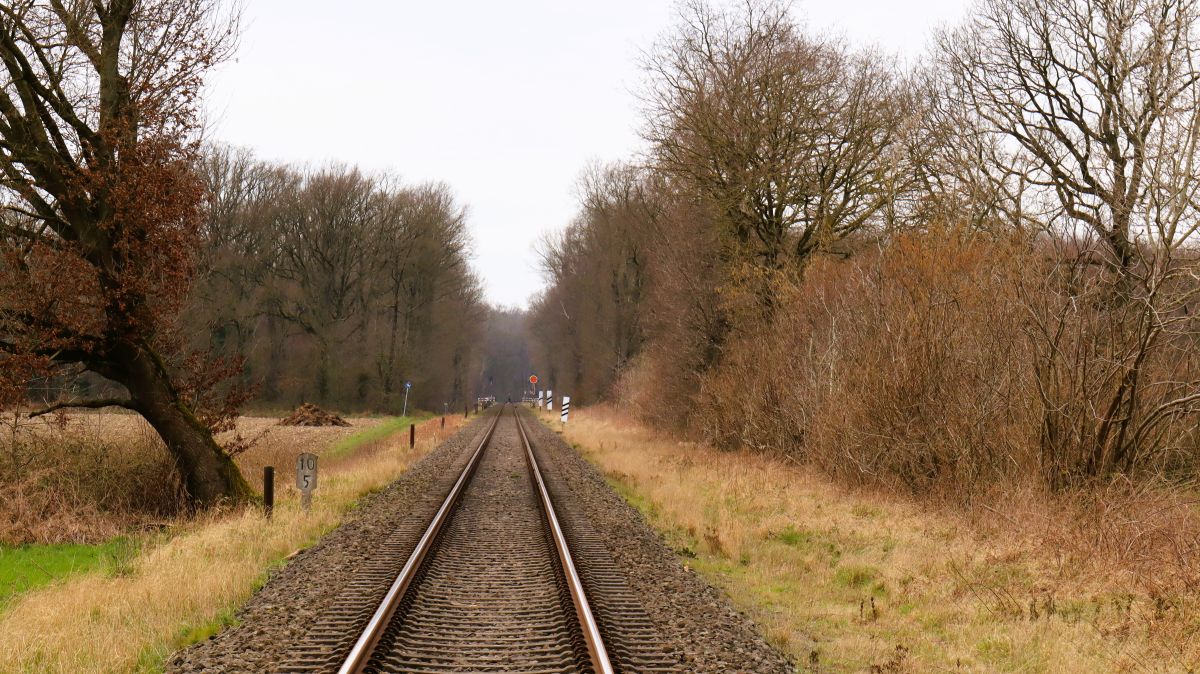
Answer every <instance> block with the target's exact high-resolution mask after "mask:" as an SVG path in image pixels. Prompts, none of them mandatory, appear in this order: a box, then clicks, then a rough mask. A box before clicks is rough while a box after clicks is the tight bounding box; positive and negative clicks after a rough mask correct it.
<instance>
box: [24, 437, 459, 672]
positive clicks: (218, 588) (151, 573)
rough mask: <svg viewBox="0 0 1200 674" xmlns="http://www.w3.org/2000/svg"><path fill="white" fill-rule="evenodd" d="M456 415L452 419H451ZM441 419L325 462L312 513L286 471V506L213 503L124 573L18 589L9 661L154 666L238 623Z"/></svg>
mask: <svg viewBox="0 0 1200 674" xmlns="http://www.w3.org/2000/svg"><path fill="white" fill-rule="evenodd" d="M448 422H449V420H448ZM436 423H437V422H436V420H433V421H429V422H426V423H425V424H424V426H423V427H422V428H420V429H419V431H418V439H419V442H418V444H417V447H416V448H415V449H413V450H410V449H409V448H408V442H407V437H404V436H400V435H399V434H396V435H394V436H392V437H391V438H382V439H381V438H375V439H374V441H373V442H372V443H371V444H370V446H369V448H368V447H367V446H365V445H364V446H363V447H362V448H360V449H359V450H358V451H355V452H353V453H352V454H350V455H349V456H346V457H344V458H342V459H340V460H339V461H337V462H330V464H327V465H324V466H323V467H322V470H323V472H322V478H321V480H322V481H321V486H320V489H319V491H318V492H317V494H316V497H315V499H314V502H313V509H312V511H311V512H310V513H304V512H302V511H301V510H300V508H299V502H298V493H297V492H296V490H295V488H294V487H293V486H291V485H290V484H288V482H287V481H286V480H284V481H283V483H282V484H281V486H280V488H279V489H278V490H277V494H276V498H277V505H276V511H275V517H274V518H273V519H272V520H270V521H268V520H266V519H265V518H264V517H263V516H262V514H261V513H260V512H258V511H257V510H243V511H237V512H227V513H213V514H210V515H208V516H207V517H206V518H205V519H202V520H193V521H190V522H186V523H181V524H179V525H178V526H177V532H176V533H175V535H172V536H170V537H169V538H168V539H166V540H164V541H161V542H159V543H157V544H154V545H149V546H147V547H146V548H145V549H143V550H142V551H141V552H140V553H139V554H137V555H136V556H134V557H133V558H132V559H129V560H128V561H127V563H126V564H125V568H124V570H123V572H122V573H109V572H106V571H104V570H102V569H99V568H93V569H92V570H90V571H86V572H83V573H77V574H75V575H74V576H71V577H70V578H68V579H66V580H63V581H60V582H57V583H53V584H51V585H48V586H46V587H42V588H40V589H35V590H31V591H29V592H26V593H25V594H23V595H21V596H19V597H17V598H15V599H13V600H12V601H11V602H10V604H9V606H8V609H7V610H6V611H5V612H4V613H3V615H0V635H3V637H0V671H3V672H6V673H7V672H11V673H18V672H21V673H24V672H29V673H31V674H32V673H34V672H37V673H39V674H41V673H44V672H47V673H48V672H54V673H58V672H61V673H64V674H65V673H68V672H70V673H76V672H77V673H80V674H86V673H91V672H97V673H98V672H134V671H138V672H143V671H146V672H152V671H158V670H159V669H160V668H161V663H162V661H163V659H164V658H165V657H167V656H168V655H169V654H170V653H171V652H173V651H174V650H176V649H178V648H179V647H182V646H185V645H188V644H189V643H193V642H195V641H197V640H200V639H204V638H207V637H208V636H210V635H211V634H213V633H215V632H216V631H217V630H219V629H220V628H222V627H223V626H226V625H229V624H233V622H234V620H235V619H234V610H235V609H236V607H237V606H239V605H241V604H242V603H243V602H245V601H246V599H248V598H249V597H250V595H251V594H252V593H253V592H254V590H255V589H257V588H258V587H260V586H261V584H262V583H263V582H264V580H265V579H266V575H267V573H268V571H269V570H270V569H271V568H273V567H275V566H277V565H279V564H280V563H281V560H283V559H284V558H285V557H286V556H287V555H289V554H291V553H292V552H294V551H295V550H297V549H299V548H302V547H304V546H307V545H311V544H312V543H313V542H315V541H316V540H317V539H318V538H319V537H320V536H321V535H322V534H323V533H325V532H327V531H329V530H330V529H331V528H333V527H334V526H336V525H337V523H338V522H339V521H340V520H341V518H342V516H343V515H344V514H345V513H346V512H347V511H348V510H350V509H351V508H353V507H354V505H355V504H356V503H357V502H358V500H359V499H360V498H361V497H362V496H364V495H365V494H367V493H369V492H371V491H373V490H376V489H379V488H381V487H383V486H384V485H386V484H387V483H388V482H390V481H391V480H393V479H395V478H396V477H397V476H398V475H400V474H401V473H402V472H403V471H404V470H405V468H406V467H407V466H408V465H409V464H410V463H411V462H412V461H413V460H415V459H416V458H417V457H419V456H420V455H422V454H423V453H425V452H426V451H428V450H429V449H431V448H432V447H434V446H436V445H437V443H439V442H440V441H441V440H442V439H444V438H445V437H448V435H449V434H450V433H452V432H454V430H456V428H457V426H458V422H457V421H454V422H449V423H447V427H446V429H445V430H444V431H441V430H440V429H438V428H436V426H435V424H436Z"/></svg>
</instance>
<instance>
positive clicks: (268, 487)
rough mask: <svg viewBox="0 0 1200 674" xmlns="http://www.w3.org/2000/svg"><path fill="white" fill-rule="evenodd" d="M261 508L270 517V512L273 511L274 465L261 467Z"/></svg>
mask: <svg viewBox="0 0 1200 674" xmlns="http://www.w3.org/2000/svg"><path fill="white" fill-rule="evenodd" d="M263 510H264V511H265V512H266V514H267V519H271V513H272V512H274V511H275V467H274V466H264V467H263Z"/></svg>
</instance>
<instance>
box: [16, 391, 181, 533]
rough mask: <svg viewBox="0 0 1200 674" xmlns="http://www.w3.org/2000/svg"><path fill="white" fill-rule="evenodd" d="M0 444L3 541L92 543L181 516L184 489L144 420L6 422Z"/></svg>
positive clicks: (82, 418) (87, 418)
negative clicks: (61, 422)
mask: <svg viewBox="0 0 1200 674" xmlns="http://www.w3.org/2000/svg"><path fill="white" fill-rule="evenodd" d="M5 431H6V432H5V433H4V437H3V438H2V439H0V541H3V542H5V543H59V542H67V541H71V542H94V541H100V540H104V539H106V538H109V537H112V536H115V535H117V534H120V533H125V532H128V531H130V530H131V529H136V528H139V527H146V526H155V525H157V524H160V523H162V522H164V521H167V520H170V519H171V518H173V517H174V516H175V515H177V514H178V513H179V512H180V509H181V508H182V505H183V490H182V487H181V485H180V483H179V479H178V476H177V474H176V471H175V469H174V466H173V464H172V463H171V457H170V455H169V454H168V453H167V451H166V448H165V447H164V446H163V444H162V441H161V440H160V439H159V438H158V436H157V434H155V433H154V431H153V429H151V428H150V426H149V425H148V424H146V423H145V422H144V421H143V420H142V419H141V418H140V417H137V416H135V415H131V414H103V415H100V414H87V415H79V416H78V417H74V418H73V419H72V421H71V422H70V423H69V424H66V425H58V424H54V423H50V422H48V421H47V422H42V421H35V422H26V423H25V424H16V423H14V422H13V419H12V417H11V416H10V417H8V423H7V424H6V428H5Z"/></svg>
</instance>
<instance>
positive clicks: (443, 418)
mask: <svg viewBox="0 0 1200 674" xmlns="http://www.w3.org/2000/svg"><path fill="white" fill-rule="evenodd" d="M445 427H446V415H445V414H443V415H442V428H445Z"/></svg>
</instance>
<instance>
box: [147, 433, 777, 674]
mask: <svg viewBox="0 0 1200 674" xmlns="http://www.w3.org/2000/svg"><path fill="white" fill-rule="evenodd" d="M526 419H529V417H526ZM487 423H488V419H487V418H486V417H483V418H480V419H476V420H475V421H473V422H472V423H470V424H469V425H467V426H465V427H464V428H463V429H462V430H461V431H460V432H459V433H458V434H456V435H455V436H454V437H452V438H451V439H449V440H447V441H446V442H445V443H443V444H442V445H441V446H439V447H438V448H437V449H435V450H433V451H432V452H430V453H429V454H427V455H426V456H425V457H424V458H423V459H421V460H420V461H418V462H417V463H416V464H414V465H413V466H412V468H410V469H409V471H408V472H406V473H405V474H404V475H403V476H401V477H400V478H399V479H398V480H396V481H395V482H393V483H392V484H391V485H389V486H388V487H387V488H386V489H384V490H382V491H380V492H378V493H376V494H373V495H371V496H370V497H368V498H366V499H364V500H363V503H362V504H361V505H360V507H359V508H357V509H356V510H355V511H354V512H353V513H352V514H351V515H349V516H348V517H347V519H346V521H345V522H344V523H343V524H342V525H341V526H339V527H338V528H336V529H335V530H333V531H332V532H330V533H329V534H328V535H326V536H325V537H324V538H322V540H321V541H320V542H318V543H317V544H316V545H314V546H312V547H311V548H308V549H306V550H304V551H302V552H300V553H299V554H297V555H296V556H295V557H293V558H292V559H291V561H290V562H289V563H288V564H287V565H286V566H284V567H282V568H281V569H279V570H277V571H275V572H274V573H273V574H272V575H271V577H270V579H269V580H268V582H267V583H266V584H265V585H264V586H263V588H262V589H261V590H260V591H259V592H258V593H256V594H255V595H254V597H253V598H251V600H250V601H249V602H247V603H246V604H245V605H244V606H243V607H242V608H241V609H240V610H239V611H238V612H237V626H235V627H231V628H228V629H226V630H224V631H222V632H220V633H219V634H217V635H215V636H214V637H212V638H210V639H208V640H207V641H205V642H202V643H200V644H196V645H194V646H192V647H190V648H187V649H185V650H183V651H180V652H179V653H176V654H175V655H174V656H173V657H172V658H171V659H170V660H169V662H168V663H167V665H166V671H167V672H170V673H173V674H175V673H178V674H183V673H195V672H206V673H210V674H226V673H228V674H232V673H234V672H238V673H242V672H275V671H279V669H280V666H281V664H282V663H283V662H286V661H287V660H288V656H289V650H290V649H291V648H293V647H294V645H295V644H296V643H297V642H298V641H300V640H302V638H303V636H304V635H305V634H306V633H307V632H308V631H309V629H310V627H311V626H312V625H313V624H314V622H315V621H316V619H317V617H318V616H319V615H321V613H322V609H323V608H324V607H328V606H332V605H333V604H334V603H335V602H336V600H337V598H338V597H339V596H340V595H342V592H341V591H342V589H343V588H345V587H347V585H348V583H349V582H350V581H351V579H353V578H354V576H355V573H356V569H358V568H359V567H360V566H362V565H363V564H364V560H365V559H367V558H369V557H370V555H371V551H372V550H373V549H375V548H377V547H378V546H379V545H381V544H382V543H383V542H384V541H385V540H387V539H388V538H389V536H391V535H392V534H393V532H394V531H395V530H396V529H398V528H401V527H402V525H403V524H406V523H407V524H409V527H405V528H412V527H411V523H412V521H413V518H416V519H417V521H419V522H426V521H428V520H429V518H430V517H431V516H432V514H433V512H434V511H435V510H436V509H437V506H438V504H439V503H440V501H441V499H442V497H443V496H444V495H445V494H446V493H447V492H448V490H449V488H450V486H451V483H452V482H453V479H454V478H455V477H456V476H457V472H458V470H459V469H460V468H461V466H462V465H463V464H464V463H465V461H466V459H467V456H468V454H469V452H470V450H472V449H473V448H474V446H475V444H476V443H477V442H478V438H479V437H480V436H481V434H482V433H483V432H484V430H485V429H486V424H487ZM527 428H528V429H529V431H530V442H531V443H532V444H533V446H534V449H535V452H536V453H537V454H538V458H539V462H541V463H542V464H543V471H544V472H545V473H547V476H546V477H547V487H548V489H549V490H550V491H551V495H552V497H553V500H554V501H555V503H556V509H557V508H558V504H559V503H560V502H561V503H563V504H564V507H563V508H562V510H563V517H564V519H565V520H566V521H564V528H565V529H566V530H567V535H568V539H570V538H572V537H573V536H580V537H585V538H588V540H589V541H591V543H590V544H591V545H592V549H593V550H597V551H599V552H600V553H601V555H605V554H607V555H608V556H611V560H606V563H607V564H610V565H615V567H616V569H617V570H619V572H621V573H622V574H623V575H624V581H625V582H626V583H627V584H628V589H630V590H632V596H634V597H636V598H637V600H638V601H640V603H641V608H642V609H644V611H645V615H646V616H648V617H649V619H650V623H651V625H652V627H650V629H653V630H655V631H657V633H658V635H657V636H658V638H657V639H655V640H654V641H655V642H657V643H661V644H662V645H663V651H664V652H663V653H662V654H661V655H662V656H663V658H664V659H666V660H669V661H672V662H676V663H678V669H679V671H681V672H705V673H707V672H713V673H716V672H724V673H734V672H744V673H746V674H752V673H753V674H758V673H762V674H775V673H779V674H784V673H786V672H791V671H793V667H792V666H791V664H790V663H789V662H788V661H787V660H786V658H785V657H784V656H783V655H781V654H780V653H779V652H778V651H776V650H775V649H773V648H771V647H770V646H769V645H768V644H767V643H766V642H765V641H764V640H763V639H762V638H761V637H760V636H759V635H758V633H757V631H756V630H755V628H754V626H753V625H752V624H751V623H750V622H749V621H748V620H747V619H746V618H745V617H744V616H742V615H741V614H739V613H738V612H737V611H736V610H735V609H733V608H732V607H731V606H730V604H729V602H728V601H727V600H726V599H725V598H724V597H723V596H722V595H721V593H720V592H719V591H717V590H715V589H714V588H712V587H711V586H709V585H708V584H706V583H705V582H704V581H703V580H702V579H701V578H700V577H698V576H697V575H696V574H695V573H693V572H691V571H689V570H687V569H686V568H684V567H683V566H682V565H681V564H680V563H679V561H678V559H677V558H676V556H675V554H674V553H673V552H672V551H671V549H670V548H669V547H668V546H667V545H665V544H664V542H663V541H662V539H661V537H659V536H658V534H657V533H655V532H654V531H653V530H652V529H651V528H650V527H649V526H647V525H646V523H645V522H644V520H643V519H642V517H641V515H640V514H639V513H638V512H637V511H636V510H635V509H633V508H632V507H630V506H629V505H628V504H626V503H625V502H624V501H623V500H622V499H621V497H620V496H618V495H617V494H616V493H615V492H614V491H613V490H612V489H611V488H609V487H608V485H607V484H605V482H604V480H603V478H602V477H601V476H600V475H599V473H598V472H597V471H596V470H595V469H594V468H593V467H592V466H591V465H589V464H588V463H587V462H586V461H584V460H583V459H582V458H581V457H580V456H579V454H578V453H577V452H576V451H575V450H573V449H572V448H570V447H569V446H568V445H567V444H566V443H564V442H563V441H562V440H561V438H559V437H558V436H557V435H556V434H555V433H554V432H552V431H551V430H549V429H548V428H546V427H545V426H543V425H541V424H538V423H536V422H534V423H529V422H527ZM575 545H576V544H575V542H574V541H572V546H573V547H575ZM597 545H601V546H602V547H603V548H606V549H607V550H600V549H599V548H598V547H597ZM579 555H580V551H577V552H576V555H575V556H579ZM585 587H586V578H585ZM590 593H591V590H589V594H590Z"/></svg>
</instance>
